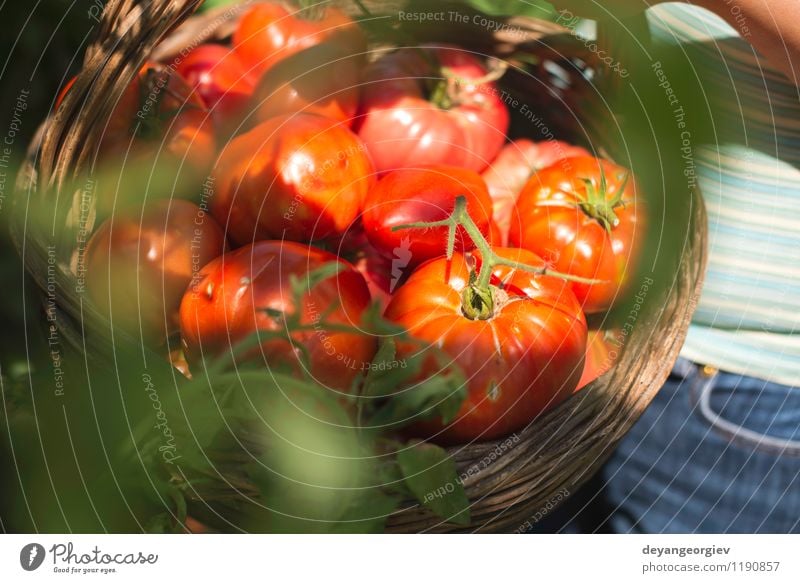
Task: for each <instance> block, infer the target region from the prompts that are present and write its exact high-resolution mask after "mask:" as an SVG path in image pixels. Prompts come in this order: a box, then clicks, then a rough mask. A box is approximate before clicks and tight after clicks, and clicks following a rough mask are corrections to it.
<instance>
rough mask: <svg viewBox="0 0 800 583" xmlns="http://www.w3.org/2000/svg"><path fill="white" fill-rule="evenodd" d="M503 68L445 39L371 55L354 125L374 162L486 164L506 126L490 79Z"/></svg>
mask: <svg viewBox="0 0 800 583" xmlns="http://www.w3.org/2000/svg"><path fill="white" fill-rule="evenodd" d="M504 70H505V69H504V67H503V65H502V64H500V63H498V62H495V65H494V67H493V68H492V69H490V68H489V67H487V66H485V65H484V64H483V63H482V62H481V61H480V60H479V59H478V58H477V57H476V56H475V55H474V54H472V53H470V52H468V51H465V50H463V49H459V48H457V47H453V46H446V45H432V46H423V47H418V48H401V49H398V50H396V51H394V52H392V53H389V54H387V55H384V56H383V57H381V58H380V59H378V60H377V61H375V62H374V63H371V64H370V65H369V66H368V68H367V71H366V73H365V81H364V87H363V91H362V100H361V110H360V114H359V120H358V123H357V124H356V126H357V131H358V135H359V136H360V137H361V139H362V140H364V142H365V143H366V144H367V148H368V149H369V152H370V154H372V157H373V160H374V161H375V166H376V168H377V170H378V171H379V172H388V171H390V170H395V169H401V168H406V167H414V166H420V165H423V164H448V165H451V166H459V167H462V168H467V169H470V170H473V171H476V172H480V171H481V170H483V169H484V168H486V167H487V166H488V165H489V163H490V162H491V161H492V160H493V159H494V157H495V156H496V155H497V153H498V152H499V151H500V149H501V148H502V147H503V144H504V143H505V140H506V131H507V130H508V124H509V114H508V110H507V109H506V106H505V104H504V103H503V100H502V98H501V94H500V91H499V89H498V88H497V86H496V85H495V83H494V80H496V79H497V78H498V77H499V76H500V75H502V73H503V71H504Z"/></svg>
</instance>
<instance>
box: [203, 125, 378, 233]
mask: <svg viewBox="0 0 800 583" xmlns="http://www.w3.org/2000/svg"><path fill="white" fill-rule="evenodd" d="M214 178H215V184H216V193H215V195H214V198H213V200H212V209H211V210H212V213H213V214H214V216H215V217H217V220H219V222H220V224H222V225H224V226H225V227H226V229H227V231H228V233H229V236H230V237H231V239H232V240H233V241H235V242H236V243H238V244H240V245H243V244H246V243H248V242H252V241H256V240H259V239H282V238H286V239H290V240H294V241H306V242H307V241H312V240H317V239H325V238H327V237H332V236H337V235H341V234H343V233H345V232H346V231H347V229H348V227H349V226H350V224H351V223H352V222H353V221H354V220H355V219H356V218H357V217H358V215H359V213H360V211H361V208H362V206H363V203H364V198H365V197H366V195H367V191H368V190H369V188H370V186H371V185H372V183H373V182H374V177H373V167H372V162H371V160H370V158H369V155H368V154H367V152H366V149H365V148H364V144H363V143H361V141H360V140H359V139H358V137H357V136H356V135H355V134H353V133H352V132H351V131H350V130H348V129H347V128H345V127H343V126H341V125H337V124H336V123H335V122H333V121H331V120H329V119H326V118H324V117H321V116H318V115H311V114H296V115H290V116H281V117H277V118H273V119H271V120H269V121H267V122H265V123H263V124H261V125H259V126H257V127H255V128H254V129H253V130H251V131H249V132H248V133H246V134H243V135H241V136H239V137H237V138H235V139H234V140H233V141H231V142H230V143H229V144H228V146H227V147H226V148H225V150H224V151H223V152H222V155H221V156H220V158H219V160H218V161H217V165H216V168H215V169H214Z"/></svg>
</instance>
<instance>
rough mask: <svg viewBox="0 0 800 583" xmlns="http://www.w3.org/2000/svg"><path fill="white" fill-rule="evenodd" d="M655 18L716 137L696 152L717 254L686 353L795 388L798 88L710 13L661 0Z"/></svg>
mask: <svg viewBox="0 0 800 583" xmlns="http://www.w3.org/2000/svg"><path fill="white" fill-rule="evenodd" d="M648 19H649V21H650V27H651V31H652V33H653V40H654V43H655V45H656V47H661V48H665V47H670V46H672V47H674V46H676V45H677V44H679V45H680V47H681V50H686V51H687V54H688V55H689V56H690V58H691V62H692V64H693V65H694V67H695V70H696V72H697V75H698V77H699V78H700V79H701V80H702V83H703V86H704V87H705V88H707V89H708V91H707V93H706V95H705V96H704V97H708V98H709V99H710V103H709V105H708V106H706V105H705V103H702V104H701V102H702V101H703V100H702V99H698V100H697V103H698V104H697V105H695V106H696V107H704V108H705V107H709V109H710V112H709V113H708V114H707V115H710V116H711V118H712V124H713V125H712V127H713V128H714V132H715V137H716V139H715V140H710V142H711V143H706V144H703V145H700V146H698V147H697V148H696V151H695V157H696V160H697V172H698V183H699V186H700V189H701V191H702V193H703V196H704V199H705V201H706V205H707V207H708V217H709V239H710V257H709V266H708V272H707V274H706V283H705V287H704V290H703V294H702V297H701V299H700V302H699V304H698V308H697V312H696V314H695V316H694V320H693V323H692V326H691V328H690V330H689V335H688V337H687V339H686V344H685V346H684V348H683V353H682V354H683V356H685V357H687V358H690V359H692V360H694V361H696V362H701V363H703V364H708V365H711V366H715V367H717V368H720V369H723V370H728V371H731V372H737V373H740V374H745V375H749V376H755V377H760V378H764V379H768V380H772V381H775V382H779V383H783V384H789V385H800V96H799V95H798V89H797V88H796V87H795V86H794V85H793V84H792V83H790V82H789V81H788V80H786V79H785V78H784V77H783V75H782V74H781V73H780V72H778V71H776V70H774V69H772V68H770V67H769V66H768V64H767V63H766V61H765V60H764V59H759V58H758V56H757V55H756V54H755V52H754V50H753V49H752V48H751V46H750V44H749V43H747V41H746V40H745V39H743V38H741V37H740V36H739V34H738V33H737V31H736V30H734V29H733V28H732V27H730V26H729V25H728V24H727V23H725V22H724V21H723V20H722V19H721V18H719V17H717V16H716V15H714V14H712V13H711V12H708V11H706V10H703V9H701V8H697V7H693V6H689V5H685V4H665V5H659V6H657V7H655V8H653V9H651V10H649V11H648Z"/></svg>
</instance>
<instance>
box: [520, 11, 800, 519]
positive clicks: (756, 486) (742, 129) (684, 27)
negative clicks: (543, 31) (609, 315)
mask: <svg viewBox="0 0 800 583" xmlns="http://www.w3.org/2000/svg"><path fill="white" fill-rule="evenodd" d="M555 4H556V5H557V8H560V9H563V10H568V11H570V12H572V13H574V14H577V15H581V16H585V17H590V18H598V19H599V18H619V17H623V18H624V17H625V16H627V15H630V14H632V13H634V12H636V11H637V10H639V11H641V10H642V9H648V10H647V12H646V13H645V14H646V17H647V22H648V23H649V29H650V33H651V37H652V39H651V40H652V43H653V46H654V47H656V48H658V49H659V50H661V51H670V50H673V51H681V52H683V53H684V54H685V55H687V59H688V62H690V63H691V69H693V71H691V72H690V73H691V75H690V76H691V77H693V78H694V79H696V80H698V81H699V85H698V86H697V87H696V89H695V91H696V93H695V94H690V95H687V96H686V102H687V104H686V107H689V106H690V105H691V106H693V107H696V108H706V109H707V110H708V111H707V115H708V116H709V118H710V127H711V128H712V130H713V131H711V132H709V133H708V134H707V135H705V136H703V139H704V141H705V143H696V144H694V159H695V160H696V165H697V174H698V183H699V188H700V191H701V192H702V193H703V196H704V200H705V203H706V206H707V210H708V218H709V238H710V249H709V265H708V270H707V274H706V280H705V286H704V290H703V292H702V295H701V298H700V300H699V303H698V305H697V309H696V312H695V314H694V316H693V321H692V325H691V327H690V330H689V333H688V336H687V339H686V342H685V345H684V347H683V350H682V353H681V358H680V359H679V360H678V362H677V363H676V365H675V367H674V370H673V372H672V374H671V376H670V378H669V379H668V380H667V382H666V384H665V385H664V387H663V388H662V389H661V390H660V391H659V392H658V394H657V395H656V397H655V398H654V400H653V401H652V403H651V404H650V406H649V407H648V408H647V409H646V411H645V412H644V414H643V415H642V417H641V418H640V419H639V420H638V421H637V422H636V424H635V425H634V426H633V428H632V429H631V431H630V432H629V433H628V434H627V435H626V437H625V438H624V439H623V440H622V441H621V442H620V444H619V446H618V448H617V449H616V451H615V452H614V454H613V455H612V457H611V458H610V460H609V461H608V462H607V463H606V465H605V466H604V468H603V469H602V471H601V473H600V475H599V477H598V478H596V479H595V480H594V481H593V482H592V483H590V484H589V486H587V487H586V488H584V489H583V491H582V492H581V493H580V494H579V495H576V496H575V497H574V499H573V500H572V501H571V502H570V503H568V504H566V505H565V507H564V508H562V509H561V510H560V512H559V513H558V514H556V515H554V517H553V518H551V519H549V520H548V521H547V522H544V523H542V524H540V525H537V526H536V527H535V528H534V530H535V531H536V532H548V531H550V532H552V531H557V532H575V531H580V532H608V531H611V532H619V533H630V532H637V533H764V532H769V533H797V532H800V386H799V385H800V90H798V78H799V77H800V2H798V1H797V0H735V1H731V0H697V1H694V2H693V3H692V4H689V3H674V2H673V3H665V2H659V1H655V2H654V1H652V0H649V1H644V0H628V1H625V0H615V1H610V2H609V1H602V2H601V1H597V2H595V1H593V0H556V2H555ZM701 91H702V93H700V92H701ZM709 96H710V97H709ZM707 100H710V101H709V103H708V104H705V103H704V102H705V101H707Z"/></svg>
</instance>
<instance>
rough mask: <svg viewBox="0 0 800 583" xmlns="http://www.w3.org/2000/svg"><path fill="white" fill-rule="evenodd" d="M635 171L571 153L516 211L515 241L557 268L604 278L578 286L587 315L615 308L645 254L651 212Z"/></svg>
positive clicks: (531, 184)
mask: <svg viewBox="0 0 800 583" xmlns="http://www.w3.org/2000/svg"><path fill="white" fill-rule="evenodd" d="M629 174H630V173H629V172H628V171H627V170H626V169H624V168H621V167H620V166H617V165H615V164H612V163H611V162H607V161H605V160H599V159H597V158H592V157H581V158H567V159H564V160H561V161H560V162H557V163H556V164H554V165H552V166H550V167H548V168H545V169H544V170H542V171H540V172H538V173H537V174H535V175H534V176H533V177H532V178H531V179H530V180H529V181H528V183H527V184H526V185H525V187H524V188H523V190H522V192H521V193H520V195H519V198H518V199H517V204H516V206H515V207H514V211H513V213H512V218H511V230H510V232H509V241H510V243H511V244H512V245H516V246H519V247H524V248H525V249H530V250H531V251H533V252H534V253H538V254H539V255H541V256H542V257H544V258H545V260H546V261H548V263H550V264H551V265H552V266H553V268H554V269H556V270H557V271H560V272H562V273H569V274H571V275H575V276H579V277H584V278H589V279H595V280H598V283H594V284H587V283H575V282H573V283H572V284H571V285H572V289H573V291H574V292H575V295H576V296H577V298H578V300H579V301H580V302H581V303H582V304H583V309H584V311H585V312H586V313H587V314H588V313H597V312H603V311H605V310H608V309H609V308H610V307H611V305H612V304H613V303H614V300H615V299H616V298H617V296H618V295H620V294H622V293H623V292H624V290H625V286H626V284H627V282H628V273H630V272H631V271H632V270H633V269H634V267H635V262H636V261H637V259H638V256H639V251H640V249H639V248H640V247H641V239H642V236H643V230H644V218H645V217H644V212H643V211H642V210H641V209H640V205H639V204H637V203H638V201H637V200H636V186H635V184H634V181H633V179H630V180H629V179H628V176H629ZM586 181H588V182H589V184H590V185H591V186H587V182H586ZM623 188H624V192H623V191H622V189H623Z"/></svg>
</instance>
